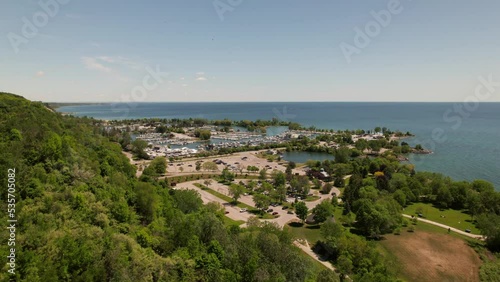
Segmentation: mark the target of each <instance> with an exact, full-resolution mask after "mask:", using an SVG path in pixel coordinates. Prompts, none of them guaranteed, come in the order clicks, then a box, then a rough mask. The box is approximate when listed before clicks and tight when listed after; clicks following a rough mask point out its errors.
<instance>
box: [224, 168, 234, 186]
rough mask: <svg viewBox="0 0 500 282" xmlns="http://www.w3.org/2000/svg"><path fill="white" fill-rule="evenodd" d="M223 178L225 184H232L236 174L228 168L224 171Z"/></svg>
mask: <svg viewBox="0 0 500 282" xmlns="http://www.w3.org/2000/svg"><path fill="white" fill-rule="evenodd" d="M221 177H222V180H223V181H224V182H232V181H233V180H234V173H232V172H230V171H229V169H227V167H226V168H224V169H223V170H222V174H221Z"/></svg>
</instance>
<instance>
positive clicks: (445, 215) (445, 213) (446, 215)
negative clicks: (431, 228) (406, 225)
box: [403, 203, 481, 234]
mask: <svg viewBox="0 0 500 282" xmlns="http://www.w3.org/2000/svg"><path fill="white" fill-rule="evenodd" d="M419 208H420V209H421V210H422V214H423V216H424V218H426V219H428V220H432V221H435V222H438V223H442V224H446V225H448V226H451V227H455V228H457V229H460V230H465V229H470V230H471V232H472V233H474V234H481V232H480V231H479V230H478V229H477V228H476V226H475V225H474V224H473V222H472V219H471V216H470V215H468V214H466V213H464V212H462V211H458V210H452V209H446V210H440V209H439V208H436V207H434V206H433V205H432V204H427V203H415V204H412V205H409V206H407V207H406V208H405V209H404V211H403V213H405V214H409V215H415V214H417V209H419Z"/></svg>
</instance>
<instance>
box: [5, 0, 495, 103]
mask: <svg viewBox="0 0 500 282" xmlns="http://www.w3.org/2000/svg"><path fill="white" fill-rule="evenodd" d="M56 1H60V2H56ZM393 1H395V0H370V1H368V0H366V1H345V0H344V1H340V0H338V1H321V0H319V1H305V0H304V1H297V0H288V1H269V0H216V1H212V0H204V1H201V0H199V1H194V0H171V1H130V0H128V1H126V0H121V1H119V0H107V1H103V0H85V1H83V0H41V1H31V0H4V1H2V3H1V4H0V7H1V9H0V91H6V92H12V93H16V94H20V95H23V96H25V97H26V98H28V99H32V100H43V101H54V102H127V101H135V102H141V101H464V99H468V97H470V96H471V95H473V94H474V89H475V88H476V86H477V85H478V83H479V81H478V77H479V76H483V77H487V76H488V75H490V74H491V75H492V77H493V80H494V81H500V36H499V34H500V17H498V11H500V1H495V0H482V1H463V0H462V1H451V0H442V1H416V0H413V1H411V0H401V1H399V4H398V3H396V2H393ZM39 2H41V3H52V4H54V3H57V9H49V11H55V12H54V13H51V14H49V12H47V11H45V10H44V8H43V7H42V6H43V5H40V3H39ZM66 2H67V3H66ZM214 3H216V5H214ZM391 5H396V6H391ZM215 6H217V7H219V9H224V7H225V8H227V10H225V11H223V10H219V12H217V9H216V8H215ZM389 6H391V7H393V8H394V7H397V9H389V8H388V7H389ZM51 7H52V8H54V5H52V6H51ZM396 10H397V11H398V12H396ZM372 11H374V12H377V13H379V12H380V11H382V12H380V13H382V14H384V15H387V13H388V14H389V15H390V21H387V20H386V22H385V23H384V26H382V24H381V23H377V22H376V20H375V19H374V16H373V15H372ZM44 15H45V17H46V18H44ZM23 18H24V19H25V20H23ZM45 19H46V20H47V21H46V22H44V20H45ZM385 19H387V18H385ZM26 21H28V22H29V24H26ZM374 23H375V25H378V30H377V29H373V33H372V35H366V36H367V37H368V38H369V43H368V44H365V45H366V46H364V45H359V44H358V45H356V43H355V40H354V39H355V36H356V34H357V33H356V28H358V29H359V30H364V33H365V34H366V29H365V28H366V27H367V26H370V25H371V26H372V27H374V25H373V24H374ZM30 24H31V25H33V26H34V27H35V28H36V29H37V30H36V32H33V30H29V28H28V33H26V32H25V33H23V28H24V29H25V31H26V25H30ZM374 28H376V27H374ZM30 32H31V33H30ZM343 43H344V46H346V45H345V44H347V45H349V46H352V48H355V49H356V50H357V52H356V53H353V54H352V55H351V56H349V60H348V59H347V58H346V55H345V54H344V52H343V49H342V48H341V44H343ZM358 43H359V42H358ZM16 49H17V50H16ZM350 50H354V49H350ZM16 51H17V52H16ZM148 69H149V71H148ZM151 70H159V71H160V72H161V73H162V74H161V76H160V79H154V77H152V75H151V74H150V73H151ZM165 73H168V75H166V74H165ZM144 81H146V85H145V84H144ZM482 101H485V102H488V101H500V86H499V87H497V89H496V92H495V93H492V95H491V96H490V97H489V98H488V99H485V100H482Z"/></svg>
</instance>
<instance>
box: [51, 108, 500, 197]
mask: <svg viewBox="0 0 500 282" xmlns="http://www.w3.org/2000/svg"><path fill="white" fill-rule="evenodd" d="M455 107H462V108H463V105H462V104H461V103H338V102H325V103H318V102H313V103H303V102H295V103H290V102H273V103H267V102H266V103H255V102H248V103H236V102H235V103H135V104H100V105H83V106H67V107H61V108H59V109H58V111H61V112H69V113H72V114H74V115H76V116H89V117H94V118H98V119H135V118H151V117H159V118H190V117H192V118H206V119H212V120H213V119H224V118H228V119H231V120H243V119H248V120H256V119H263V120H267V119H272V118H278V119H281V120H289V121H293V122H298V123H300V124H302V125H305V126H316V127H317V128H328V129H330V128H331V129H337V130H338V129H365V130H372V129H373V128H375V127H376V126H380V127H384V126H385V127H387V128H390V129H391V130H401V131H410V132H412V133H414V134H416V137H415V138H411V139H408V140H407V141H406V142H408V143H410V144H413V145H414V144H417V143H420V144H422V145H423V146H424V147H425V148H428V149H431V150H432V151H434V154H431V155H418V156H410V160H411V162H412V163H414V164H415V165H416V168H417V170H427V171H435V172H441V173H443V174H446V175H449V176H450V177H452V178H453V179H457V180H460V179H465V180H473V179H485V180H488V181H490V182H492V183H494V185H495V187H496V189H497V190H500V163H499V157H500V103H480V104H478V105H477V107H475V108H472V109H471V108H468V109H467V108H463V109H462V111H461V112H460V111H456V110H455ZM268 134H272V133H268Z"/></svg>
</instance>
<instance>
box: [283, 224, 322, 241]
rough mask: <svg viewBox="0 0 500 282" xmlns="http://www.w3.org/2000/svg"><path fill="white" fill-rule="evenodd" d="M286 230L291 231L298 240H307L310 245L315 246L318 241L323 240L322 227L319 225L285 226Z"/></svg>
mask: <svg viewBox="0 0 500 282" xmlns="http://www.w3.org/2000/svg"><path fill="white" fill-rule="evenodd" d="M283 229H284V230H288V231H290V233H292V235H293V236H294V237H295V238H297V239H306V240H307V242H308V243H309V245H311V246H312V245H314V244H315V243H316V242H317V241H318V240H320V239H321V233H320V226H319V225H309V224H304V225H300V224H292V225H288V224H287V225H285V226H284V228H283Z"/></svg>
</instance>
